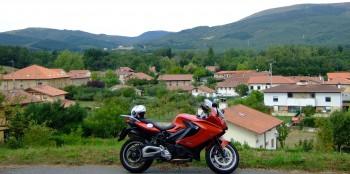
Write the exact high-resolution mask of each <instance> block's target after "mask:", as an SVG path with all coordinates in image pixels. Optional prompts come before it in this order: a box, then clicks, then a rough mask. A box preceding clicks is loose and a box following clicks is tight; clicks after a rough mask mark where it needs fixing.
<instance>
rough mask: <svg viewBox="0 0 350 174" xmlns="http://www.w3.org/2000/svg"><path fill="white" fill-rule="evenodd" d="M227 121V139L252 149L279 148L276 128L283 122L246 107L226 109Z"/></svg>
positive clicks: (239, 106)
mask: <svg viewBox="0 0 350 174" xmlns="http://www.w3.org/2000/svg"><path fill="white" fill-rule="evenodd" d="M225 119H226V120H227V122H226V123H227V126H228V131H227V132H226V134H225V135H224V138H225V139H227V140H233V141H236V142H239V143H241V144H247V145H248V146H249V147H252V148H264V149H271V150H274V149H276V148H277V137H278V132H277V129H276V127H278V126H279V125H280V124H282V121H281V120H279V119H277V118H275V117H273V116H271V115H268V114H265V113H262V112H260V111H257V110H255V109H252V108H249V107H247V106H244V105H235V106H231V107H229V108H226V109H225Z"/></svg>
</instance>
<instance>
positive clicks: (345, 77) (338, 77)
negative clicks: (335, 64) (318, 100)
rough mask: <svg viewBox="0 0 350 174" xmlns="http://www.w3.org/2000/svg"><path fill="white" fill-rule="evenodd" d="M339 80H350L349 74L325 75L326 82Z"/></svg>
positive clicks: (334, 73) (331, 73) (335, 73)
mask: <svg viewBox="0 0 350 174" xmlns="http://www.w3.org/2000/svg"><path fill="white" fill-rule="evenodd" d="M337 79H338V80H339V79H347V80H350V72H329V73H327V81H332V80H337Z"/></svg>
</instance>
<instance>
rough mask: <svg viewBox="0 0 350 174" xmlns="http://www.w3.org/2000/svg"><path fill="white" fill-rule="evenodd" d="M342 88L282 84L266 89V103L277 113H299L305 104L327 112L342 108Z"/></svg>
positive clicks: (318, 110) (320, 111)
mask: <svg viewBox="0 0 350 174" xmlns="http://www.w3.org/2000/svg"><path fill="white" fill-rule="evenodd" d="M342 90H343V89H340V88H338V87H336V86H334V85H280V86H276V87H272V88H269V89H266V90H264V103H265V105H266V106H270V107H272V108H273V111H274V113H275V114H284V115H285V114H288V113H289V114H291V113H297V112H299V111H301V109H302V108H303V107H305V106H313V107H315V109H316V112H318V113H326V114H327V113H330V112H332V111H335V110H339V109H341V108H342V104H343V103H342Z"/></svg>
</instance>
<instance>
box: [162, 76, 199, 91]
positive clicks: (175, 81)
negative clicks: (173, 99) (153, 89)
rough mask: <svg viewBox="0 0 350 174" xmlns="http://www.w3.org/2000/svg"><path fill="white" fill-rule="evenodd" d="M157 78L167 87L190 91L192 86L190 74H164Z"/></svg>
mask: <svg viewBox="0 0 350 174" xmlns="http://www.w3.org/2000/svg"><path fill="white" fill-rule="evenodd" d="M158 80H159V81H161V82H164V83H165V84H166V86H167V88H168V89H170V90H176V89H185V90H187V89H188V90H189V91H191V90H192V88H193V86H192V82H193V76H192V74H164V75H160V76H159V77H158Z"/></svg>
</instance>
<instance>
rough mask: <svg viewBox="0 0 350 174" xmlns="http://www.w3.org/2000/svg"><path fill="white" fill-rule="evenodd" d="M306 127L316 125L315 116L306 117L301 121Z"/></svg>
mask: <svg viewBox="0 0 350 174" xmlns="http://www.w3.org/2000/svg"><path fill="white" fill-rule="evenodd" d="M300 124H302V125H303V126H305V127H315V126H316V123H315V118H314V117H305V118H304V119H303V120H302V122H301V123H300Z"/></svg>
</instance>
